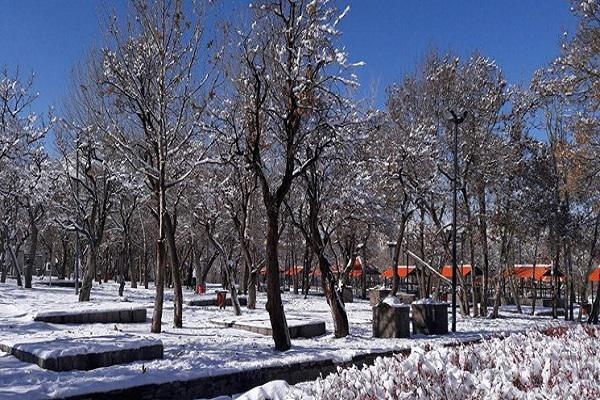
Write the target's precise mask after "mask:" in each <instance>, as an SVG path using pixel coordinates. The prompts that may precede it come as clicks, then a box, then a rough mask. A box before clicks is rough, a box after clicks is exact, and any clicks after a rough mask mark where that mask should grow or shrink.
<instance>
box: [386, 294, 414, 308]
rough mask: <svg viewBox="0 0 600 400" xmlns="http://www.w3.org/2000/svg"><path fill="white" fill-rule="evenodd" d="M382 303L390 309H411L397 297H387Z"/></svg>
mask: <svg viewBox="0 0 600 400" xmlns="http://www.w3.org/2000/svg"><path fill="white" fill-rule="evenodd" d="M382 303H385V304H387V305H388V306H390V307H409V305H408V304H405V303H404V302H403V301H402V300H401V299H400V298H399V297H397V296H387V297H386V298H385V299H384V300H383V302H382Z"/></svg>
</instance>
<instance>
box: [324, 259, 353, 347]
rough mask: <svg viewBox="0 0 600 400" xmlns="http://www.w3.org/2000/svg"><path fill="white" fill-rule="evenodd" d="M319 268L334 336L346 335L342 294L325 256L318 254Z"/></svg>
mask: <svg viewBox="0 0 600 400" xmlns="http://www.w3.org/2000/svg"><path fill="white" fill-rule="evenodd" d="M319 269H320V270H321V277H322V285H323V292H324V293H325V298H326V299H327V304H328V305H329V309H330V310H331V317H332V319H333V334H334V336H335V337H336V338H343V337H346V336H348V334H349V333H350V327H349V324H348V314H347V313H346V307H344V302H343V301H342V300H343V299H342V295H341V293H340V291H339V290H338V288H337V285H336V279H335V277H334V276H333V273H332V272H331V268H330V264H329V261H327V259H326V258H325V256H319Z"/></svg>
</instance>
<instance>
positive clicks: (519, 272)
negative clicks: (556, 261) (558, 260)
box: [514, 264, 552, 281]
mask: <svg viewBox="0 0 600 400" xmlns="http://www.w3.org/2000/svg"><path fill="white" fill-rule="evenodd" d="M551 271H552V265H551V264H536V265H535V269H534V267H533V264H515V267H514V275H515V276H516V277H517V278H521V279H532V278H535V280H536V281H540V280H542V279H543V278H545V277H547V276H548V275H550V273H551Z"/></svg>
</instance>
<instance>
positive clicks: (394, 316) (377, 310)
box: [373, 302, 410, 338]
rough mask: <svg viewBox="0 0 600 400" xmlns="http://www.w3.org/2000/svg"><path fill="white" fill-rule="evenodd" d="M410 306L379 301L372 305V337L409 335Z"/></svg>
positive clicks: (403, 336)
mask: <svg viewBox="0 0 600 400" xmlns="http://www.w3.org/2000/svg"><path fill="white" fill-rule="evenodd" d="M409 311H410V307H408V306H404V305H389V304H387V303H384V302H381V303H379V304H377V305H376V306H374V307H373V337H376V338H407V337H410V314H409Z"/></svg>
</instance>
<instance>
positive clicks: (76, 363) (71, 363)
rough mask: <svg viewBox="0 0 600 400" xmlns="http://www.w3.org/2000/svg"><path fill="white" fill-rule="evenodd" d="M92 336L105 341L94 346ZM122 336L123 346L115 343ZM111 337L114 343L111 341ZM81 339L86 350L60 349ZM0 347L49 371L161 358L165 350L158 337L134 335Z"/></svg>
mask: <svg viewBox="0 0 600 400" xmlns="http://www.w3.org/2000/svg"><path fill="white" fill-rule="evenodd" d="M95 340H104V343H103V344H102V346H100V347H94V344H95ZM121 340H128V341H129V342H128V343H126V344H127V345H126V346H124V347H119V346H118V345H116V344H118V343H119V341H121ZM111 341H114V342H115V343H116V344H115V345H111ZM107 342H108V343H107ZM140 342H141V343H140ZM83 343H85V347H86V348H87V351H89V352H87V353H83V352H77V353H73V352H70V353H69V352H64V351H63V350H64V349H69V348H70V347H75V348H80V347H82V346H81V345H82V344H83ZM0 348H2V350H3V351H6V352H7V353H9V354H12V355H13V356H15V357H16V358H18V359H19V360H21V361H24V362H30V363H33V364H37V365H38V366H39V367H41V368H44V369H48V370H52V371H71V370H83V371H87V370H91V369H95V368H100V367H108V366H111V365H116V364H125V363H130V362H133V361H138V360H153V359H160V358H163V353H164V350H163V345H162V342H160V341H159V340H155V339H153V340H149V339H141V338H137V337H133V336H127V337H114V338H113V337H97V338H94V337H86V338H68V339H57V340H51V341H41V342H25V343H13V344H6V343H4V344H2V345H1V346H0Z"/></svg>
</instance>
